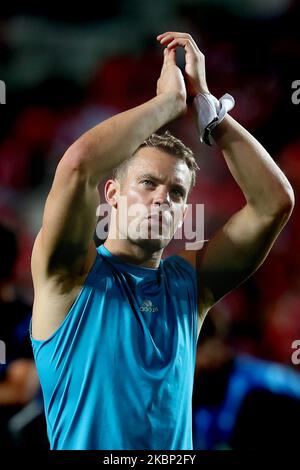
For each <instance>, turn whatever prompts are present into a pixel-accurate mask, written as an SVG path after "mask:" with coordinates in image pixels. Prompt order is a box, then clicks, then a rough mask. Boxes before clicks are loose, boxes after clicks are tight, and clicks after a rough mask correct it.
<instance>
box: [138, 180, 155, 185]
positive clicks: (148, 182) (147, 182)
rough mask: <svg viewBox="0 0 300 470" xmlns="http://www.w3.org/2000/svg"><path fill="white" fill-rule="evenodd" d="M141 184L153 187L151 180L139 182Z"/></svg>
mask: <svg viewBox="0 0 300 470" xmlns="http://www.w3.org/2000/svg"><path fill="white" fill-rule="evenodd" d="M141 183H142V184H144V185H145V186H148V185H149V184H150V185H152V186H153V185H154V183H153V181H151V180H143V181H141ZM145 183H146V184H145Z"/></svg>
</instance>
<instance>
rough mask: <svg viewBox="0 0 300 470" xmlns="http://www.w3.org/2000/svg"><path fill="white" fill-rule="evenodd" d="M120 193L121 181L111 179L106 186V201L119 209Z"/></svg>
mask: <svg viewBox="0 0 300 470" xmlns="http://www.w3.org/2000/svg"><path fill="white" fill-rule="evenodd" d="M119 194H120V183H119V182H118V181H117V180H114V179H109V180H107V181H106V183H105V186H104V196H105V200H106V202H108V204H110V205H111V206H112V207H114V208H115V209H117V207H118V198H119Z"/></svg>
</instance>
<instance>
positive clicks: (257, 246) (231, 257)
mask: <svg viewBox="0 0 300 470" xmlns="http://www.w3.org/2000/svg"><path fill="white" fill-rule="evenodd" d="M281 228H282V224H281V221H280V220H279V219H277V218H271V217H266V216H262V215H259V214H258V213H257V212H256V211H255V210H254V209H253V208H252V207H251V206H250V205H246V206H245V207H243V208H242V209H241V210H240V211H238V212H237V213H236V214H234V215H233V216H232V217H231V218H230V219H229V220H228V222H227V223H226V224H225V225H224V226H223V227H222V228H221V229H220V230H219V231H218V232H217V233H216V234H215V235H214V236H213V238H212V239H211V240H210V242H209V243H208V245H207V246H206V249H205V250H204V251H203V252H202V253H201V252H199V253H198V255H197V265H198V275H199V284H200V285H202V290H201V291H202V293H203V296H204V297H205V298H204V299H203V302H204V303H205V305H206V306H207V307H208V308H210V307H212V305H214V304H215V303H216V302H217V301H218V300H220V299H221V298H222V297H223V296H224V295H225V294H227V293H228V292H230V291H231V290H232V289H234V288H235V287H237V286H238V285H239V284H241V283H242V282H243V281H244V280H246V279H247V278H248V277H249V276H250V275H251V274H252V273H254V272H255V271H256V269H257V268H258V267H259V266H260V265H261V264H262V262H263V261H264V259H265V258H266V256H267V254H268V253H269V251H270V249H271V247H272V245H273V243H274V241H275V240H276V238H277V236H278V234H279V232H280V230H281Z"/></svg>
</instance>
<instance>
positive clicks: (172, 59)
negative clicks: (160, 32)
mask: <svg viewBox="0 0 300 470" xmlns="http://www.w3.org/2000/svg"><path fill="white" fill-rule="evenodd" d="M165 50H166V51H167V53H166V56H167V57H168V63H172V64H173V65H176V49H175V48H174V49H168V48H166V49H165Z"/></svg>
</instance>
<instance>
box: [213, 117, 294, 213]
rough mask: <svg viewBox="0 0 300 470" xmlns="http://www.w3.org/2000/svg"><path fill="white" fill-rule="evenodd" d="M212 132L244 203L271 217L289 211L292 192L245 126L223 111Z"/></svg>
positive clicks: (292, 199)
mask: <svg viewBox="0 0 300 470" xmlns="http://www.w3.org/2000/svg"><path fill="white" fill-rule="evenodd" d="M212 136H213V138H214V140H215V142H216V143H217V145H218V146H219V147H220V149H221V150H222V151H223V155H224V158H225V160H226V163H227V165H228V167H229V170H230V172H231V174H232V176H233V177H234V179H235V180H236V182H237V183H238V185H239V186H240V188H241V190H242V191H243V194H244V196H245V198H246V201H247V203H248V204H250V205H251V206H252V207H253V208H254V209H255V210H256V211H257V212H258V213H260V214H261V215H266V216H271V217H273V216H276V215H277V214H282V213H285V212H286V213H288V214H289V213H290V212H291V209H292V207H293V203H294V194H293V189H292V187H291V185H290V183H289V181H288V180H287V178H286V177H285V175H284V174H283V172H282V171H281V170H280V168H279V167H278V166H277V165H276V163H275V162H274V160H273V159H272V158H271V156H270V155H269V154H268V152H267V151H266V150H265V149H264V147H263V146H262V145H261V144H260V143H259V142H258V141H257V140H256V139H255V138H254V137H253V136H252V135H251V134H250V133H249V132H248V131H246V129H244V128H243V127H242V126H241V125H240V124H238V123H237V122H236V121H235V120H234V119H233V118H232V117H231V116H229V115H227V116H226V117H225V118H224V120H223V121H222V122H221V123H220V124H219V125H218V126H217V127H216V128H215V129H214V131H213V133H212Z"/></svg>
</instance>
